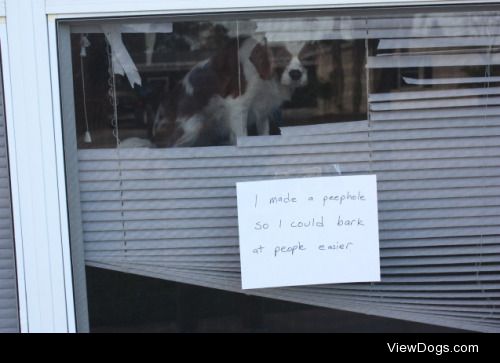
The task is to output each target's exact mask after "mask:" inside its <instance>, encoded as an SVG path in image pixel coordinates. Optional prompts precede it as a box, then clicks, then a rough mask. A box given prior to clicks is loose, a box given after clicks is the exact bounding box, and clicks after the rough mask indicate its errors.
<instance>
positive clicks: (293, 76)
mask: <svg viewBox="0 0 500 363" xmlns="http://www.w3.org/2000/svg"><path fill="white" fill-rule="evenodd" d="M288 74H289V75H290V78H291V79H292V80H294V81H298V80H299V79H300V77H302V72H301V71H299V70H297V69H292V70H291V71H290V72H288Z"/></svg>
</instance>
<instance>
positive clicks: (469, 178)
mask: <svg viewBox="0 0 500 363" xmlns="http://www.w3.org/2000/svg"><path fill="white" fill-rule="evenodd" d="M498 20H499V13H498V12H497V11H493V10H485V9H483V8H470V9H465V10H461V11H458V10H455V9H453V8H433V9H432V11H430V10H429V9H424V8H422V10H421V11H419V12H417V13H409V12H405V11H402V10H395V9H392V10H390V11H389V10H387V11H375V10H374V11H372V12H370V13H367V12H363V13H362V12H352V13H351V16H346V15H340V14H338V13H334V12H331V13H330V12H323V11H322V12H312V11H309V12H302V13H301V12H297V13H269V14H267V13H260V14H250V13H247V14H238V15H224V16H204V17H202V18H195V17H187V16H186V17H177V18H167V17H165V18H162V17H144V18H132V19H130V18H128V19H105V20H99V21H96V20H92V21H81V20H78V21H71V22H65V23H64V22H63V23H60V24H59V25H60V36H61V39H62V40H61V42H60V54H61V57H60V59H61V70H67V69H71V72H66V73H65V74H66V75H67V76H66V77H62V80H61V85H62V89H63V90H64V91H63V92H62V100H63V110H64V111H65V112H64V114H65V119H64V126H65V127H64V129H65V133H66V135H65V138H66V142H65V145H66V146H65V149H66V150H65V151H66V168H67V174H68V190H69V194H70V198H69V200H70V208H69V210H70V221H71V233H72V236H71V238H72V243H73V244H74V245H76V246H80V247H79V248H80V249H82V251H84V252H82V254H84V256H83V257H84V259H85V264H86V266H87V278H88V284H87V285H88V298H89V299H88V302H89V310H90V321H91V328H92V329H94V330H101V331H103V330H116V329H117V327H118V326H122V327H123V326H124V325H126V326H127V328H124V329H132V330H133V329H134V327H137V328H138V327H139V326H142V327H143V328H141V329H147V328H144V326H146V327H150V328H151V329H158V330H162V331H176V330H182V331H243V330H245V329H246V328H244V327H245V324H243V325H241V324H240V323H241V321H240V320H238V319H239V318H241V317H242V316H243V321H245V319H250V320H255V321H257V322H259V323H258V324H257V325H255V326H253V325H251V324H250V326H253V328H250V330H252V329H254V328H255V329H256V330H264V331H265V330H267V331H311V330H315V329H314V327H311V325H308V324H310V320H311V319H312V320H313V321H314V322H315V323H317V324H315V325H314V326H315V327H316V328H317V329H316V330H321V331H339V330H342V328H341V327H339V326H336V327H334V326H332V327H331V329H329V328H328V327H327V326H325V325H322V323H323V322H331V321H333V320H332V319H337V318H338V317H339V314H340V316H343V315H342V314H343V313H340V312H339V310H347V311H351V312H356V313H363V314H371V315H378V316H380V317H383V318H396V319H403V320H410V321H415V322H420V323H432V324H437V325H440V326H444V327H451V328H462V329H469V330H479V331H498V316H497V312H496V311H495V306H496V303H497V302H498V299H500V294H499V292H498V281H499V278H498V271H499V268H498V266H499V263H500V259H499V257H498V256H500V249H499V246H500V224H499V222H498V221H500V218H499V217H500V199H499V198H500V174H499V172H498V164H499V162H500V160H499V158H500V148H499V145H500V122H499V116H500V109H499V107H498V104H499V100H498V97H497V96H498V94H499V87H498V84H499V83H500V74H499V71H500V70H499V67H498V64H499V63H500V62H499V59H500V58H499V48H498V44H497V43H498V34H499V29H498V26H497V24H498ZM339 174H342V175H350V174H376V175H377V181H378V198H379V200H378V206H379V225H380V233H379V234H380V247H381V268H382V281H381V282H380V283H374V284H367V283H364V284H359V283H358V284H342V285H322V286H302V287H290V288H280V289H262V290H252V291H245V293H246V294H251V295H257V296H259V297H249V296H247V295H243V294H237V293H241V289H240V287H241V284H240V275H239V273H240V266H239V250H238V229H237V210H236V194H235V183H237V182H240V181H250V180H266V179H274V178H289V177H310V176H320V175H339ZM360 268H362V267H360ZM111 271H114V272H111ZM222 290H225V291H224V292H222ZM267 298H269V300H267ZM271 299H272V300H271ZM278 300H279V301H280V302H278ZM110 301H112V302H113V304H112V306H109V302H110ZM295 304H297V305H295ZM166 305H168V308H167V307H165V306H166ZM114 307H117V308H116V309H114ZM320 307H321V308H320ZM103 311H109V312H110V313H109V314H105V313H103ZM244 311H249V312H252V313H251V314H250V317H248V316H247V317H245V315H244V314H243V313H242V312H244ZM346 314H347V313H346ZM111 315H113V318H111V317H110V316H111ZM345 316H346V317H347V316H348V315H345ZM107 318H109V319H107ZM349 319H352V320H350V321H352V322H354V321H358V323H357V325H356V326H349V327H348V326H344V328H345V329H344V330H350V331H362V330H366V331H383V330H384V329H386V328H387V330H391V329H393V331H394V330H398V329H399V330H405V329H412V328H411V327H410V325H404V324H403V323H401V324H403V325H390V324H391V323H390V322H389V320H385V319H382V318H374V320H372V319H368V318H363V319H361V318H360V317H359V316H358V317H355V316H354V315H349ZM290 321H291V322H293V324H292V323H290ZM363 322H364V323H363ZM151 324H152V325H151ZM155 324H156V325H155ZM172 324H174V325H172ZM387 324H388V325H387ZM391 326H392V328H391ZM413 327H415V326H413ZM138 329H139V328H138ZM415 329H417V328H415ZM422 329H430V328H429V327H426V328H422ZM247 330H248V329H247ZM245 331H246V330H245Z"/></svg>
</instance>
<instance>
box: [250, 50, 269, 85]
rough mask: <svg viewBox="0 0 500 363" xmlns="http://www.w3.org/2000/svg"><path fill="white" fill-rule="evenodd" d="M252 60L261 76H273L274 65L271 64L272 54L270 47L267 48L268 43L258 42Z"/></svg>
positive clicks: (251, 56) (264, 77)
mask: <svg viewBox="0 0 500 363" xmlns="http://www.w3.org/2000/svg"><path fill="white" fill-rule="evenodd" d="M250 61H251V62H252V63H253V65H254V66H255V68H256V69H257V72H258V73H259V76H260V78H262V79H266V80H268V79H271V77H272V65H271V55H270V52H269V49H268V48H267V43H266V42H264V44H262V43H257V45H256V46H255V47H254V48H253V50H252V53H251V54H250Z"/></svg>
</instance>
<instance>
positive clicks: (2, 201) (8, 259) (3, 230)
mask: <svg viewBox="0 0 500 363" xmlns="http://www.w3.org/2000/svg"><path fill="white" fill-rule="evenodd" d="M1 78H2V75H1V73H0V81H1ZM8 167H9V166H8V160H7V140H6V130H5V116H4V107H3V90H2V87H1V85H0V332H2V333H12V332H19V319H18V307H17V287H16V272H15V262H14V239H13V232H12V211H11V204H10V182H9V169H8Z"/></svg>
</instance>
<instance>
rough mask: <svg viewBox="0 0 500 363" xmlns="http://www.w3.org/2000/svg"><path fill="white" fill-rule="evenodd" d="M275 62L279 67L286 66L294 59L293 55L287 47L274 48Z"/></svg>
mask: <svg viewBox="0 0 500 363" xmlns="http://www.w3.org/2000/svg"><path fill="white" fill-rule="evenodd" d="M271 53H272V55H273V61H274V63H275V64H278V65H286V64H288V63H289V62H290V60H291V59H292V54H291V53H290V52H289V51H288V50H287V49H286V48H285V47H272V48H271Z"/></svg>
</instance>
